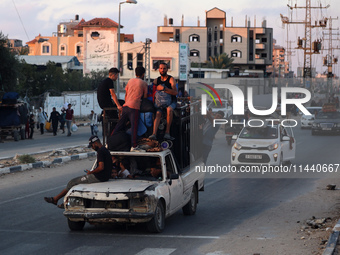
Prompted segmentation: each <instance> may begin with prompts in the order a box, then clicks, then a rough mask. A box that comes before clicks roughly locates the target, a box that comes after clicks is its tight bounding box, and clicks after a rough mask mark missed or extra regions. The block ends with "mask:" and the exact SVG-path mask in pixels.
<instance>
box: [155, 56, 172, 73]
mask: <svg viewBox="0 0 340 255" xmlns="http://www.w3.org/2000/svg"><path fill="white" fill-rule="evenodd" d="M160 63H165V64H167V65H168V70H170V69H171V60H165V59H157V60H156V59H153V60H152V69H153V70H157V69H158V68H159V64H160Z"/></svg>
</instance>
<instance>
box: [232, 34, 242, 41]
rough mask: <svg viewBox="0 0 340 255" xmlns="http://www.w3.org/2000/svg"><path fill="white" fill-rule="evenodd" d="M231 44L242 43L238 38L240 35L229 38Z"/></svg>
mask: <svg viewBox="0 0 340 255" xmlns="http://www.w3.org/2000/svg"><path fill="white" fill-rule="evenodd" d="M231 42H242V36H240V35H233V36H232V37H231Z"/></svg>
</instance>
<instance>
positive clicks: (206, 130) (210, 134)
mask: <svg viewBox="0 0 340 255" xmlns="http://www.w3.org/2000/svg"><path fill="white" fill-rule="evenodd" d="M223 117H224V112H223V111H218V112H217V113H216V114H215V116H213V113H212V111H211V110H210V111H208V112H207V118H206V121H205V123H204V125H203V141H202V157H203V161H204V164H205V165H206V163H207V159H208V156H209V153H210V151H211V148H212V145H213V141H214V138H215V135H216V133H217V131H218V129H219V127H220V126H219V125H215V126H214V125H213V122H214V119H222V118H223Z"/></svg>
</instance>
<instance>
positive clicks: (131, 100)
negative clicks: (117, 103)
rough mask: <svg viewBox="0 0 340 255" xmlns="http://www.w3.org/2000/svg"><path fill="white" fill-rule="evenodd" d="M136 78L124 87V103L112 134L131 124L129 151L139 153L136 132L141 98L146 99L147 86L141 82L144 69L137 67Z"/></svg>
mask: <svg viewBox="0 0 340 255" xmlns="http://www.w3.org/2000/svg"><path fill="white" fill-rule="evenodd" d="M135 75H136V78H132V79H130V80H129V82H128V83H127V85H126V87H125V103H124V105H123V110H122V116H121V118H120V119H119V121H118V123H117V125H116V127H115V129H114V130H113V133H112V135H113V134H115V133H118V132H119V131H122V130H124V129H125V128H126V124H127V122H128V121H130V124H131V151H141V149H139V148H138V147H137V131H138V122H139V110H140V105H141V101H142V98H146V97H147V93H148V84H147V83H146V82H145V81H144V80H143V79H144V75H145V68H144V67H142V66H137V67H136V68H135Z"/></svg>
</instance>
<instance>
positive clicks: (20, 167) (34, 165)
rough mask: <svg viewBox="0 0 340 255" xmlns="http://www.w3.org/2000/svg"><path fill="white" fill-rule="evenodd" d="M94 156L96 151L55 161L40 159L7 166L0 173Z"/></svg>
mask: <svg viewBox="0 0 340 255" xmlns="http://www.w3.org/2000/svg"><path fill="white" fill-rule="evenodd" d="M94 156H96V152H95V151H91V152H87V153H81V154H77V155H71V156H65V157H61V158H55V159H54V160H53V161H39V162H36V163H31V164H24V165H18V166H10V167H5V168H0V174H9V173H15V172H21V171H25V170H29V169H32V168H40V167H48V166H50V165H52V164H60V163H65V162H68V161H72V160H78V159H85V158H89V157H94Z"/></svg>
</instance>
